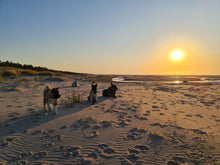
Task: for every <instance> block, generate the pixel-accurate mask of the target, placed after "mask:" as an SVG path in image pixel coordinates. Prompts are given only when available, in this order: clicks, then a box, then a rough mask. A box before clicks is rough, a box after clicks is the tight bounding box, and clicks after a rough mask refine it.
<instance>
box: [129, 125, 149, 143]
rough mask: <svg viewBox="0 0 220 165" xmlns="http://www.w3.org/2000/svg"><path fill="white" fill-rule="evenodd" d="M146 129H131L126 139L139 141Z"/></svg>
mask: <svg viewBox="0 0 220 165" xmlns="http://www.w3.org/2000/svg"><path fill="white" fill-rule="evenodd" d="M146 132H147V131H146V129H144V128H138V127H135V128H132V129H130V130H129V132H128V135H127V139H129V140H137V139H141V138H142V137H143V136H144V135H145V134H146Z"/></svg>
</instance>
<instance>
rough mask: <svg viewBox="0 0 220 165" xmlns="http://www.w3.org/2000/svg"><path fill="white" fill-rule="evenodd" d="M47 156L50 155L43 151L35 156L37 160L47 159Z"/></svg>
mask: <svg viewBox="0 0 220 165" xmlns="http://www.w3.org/2000/svg"><path fill="white" fill-rule="evenodd" d="M47 154H48V153H47V152H46V151H41V152H38V153H36V154H34V157H35V158H36V159H42V158H45V157H46V156H47Z"/></svg>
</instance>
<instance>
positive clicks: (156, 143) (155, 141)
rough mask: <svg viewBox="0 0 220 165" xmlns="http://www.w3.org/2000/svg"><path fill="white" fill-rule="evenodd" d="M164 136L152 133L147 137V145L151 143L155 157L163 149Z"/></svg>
mask: <svg viewBox="0 0 220 165" xmlns="http://www.w3.org/2000/svg"><path fill="white" fill-rule="evenodd" d="M163 140H164V138H163V137H162V136H158V135H154V134H153V135H152V134H149V136H148V138H147V142H146V144H147V145H150V146H151V148H153V151H154V152H153V157H154V158H155V156H157V155H158V154H159V153H160V151H161V149H162V142H163Z"/></svg>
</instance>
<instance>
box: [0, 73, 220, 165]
mask: <svg viewBox="0 0 220 165" xmlns="http://www.w3.org/2000/svg"><path fill="white" fill-rule="evenodd" d="M93 79H94V78H93ZM62 80H63V81H62ZM72 81H73V79H72V78H68V77H64V78H62V79H46V80H40V78H38V79H37V80H34V79H33V78H31V77H26V78H17V79H10V80H7V81H4V82H1V83H0V164H1V165H3V164H43V165H52V164H79V165H81V164H82V165H90V164H91V165H99V164H105V165H107V164H110V165H111V164H113V165H120V164H122V165H129V164H131V165H132V164H140V165H141V164H143V165H163V164H164V165H165V164H167V165H183V164H184V165H217V164H220V83H209V84H205V83H203V84H200V83H180V84H169V83H159V82H158V83H156V82H155V83H141V84H140V83H115V84H116V85H117V87H118V91H117V93H116V96H117V98H107V97H103V96H102V91H103V90H104V89H106V88H108V87H109V86H110V81H97V84H98V93H97V97H98V102H97V103H95V104H92V103H91V102H89V101H88V99H87V97H88V95H89V92H90V90H91V80H90V81H89V80H87V79H81V80H79V86H78V87H75V88H74V87H72V86H71V84H72ZM46 85H50V86H51V87H60V89H59V91H60V94H61V98H59V99H58V114H56V115H54V114H52V113H48V115H45V113H44V112H43V89H44V88H45V86H46ZM73 95H74V96H79V97H80V102H79V103H76V104H71V103H70V102H69V100H70V99H71V98H72V96H73Z"/></svg>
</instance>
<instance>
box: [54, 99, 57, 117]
mask: <svg viewBox="0 0 220 165" xmlns="http://www.w3.org/2000/svg"><path fill="white" fill-rule="evenodd" d="M53 112H54V113H55V114H57V100H55V102H54V104H53Z"/></svg>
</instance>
